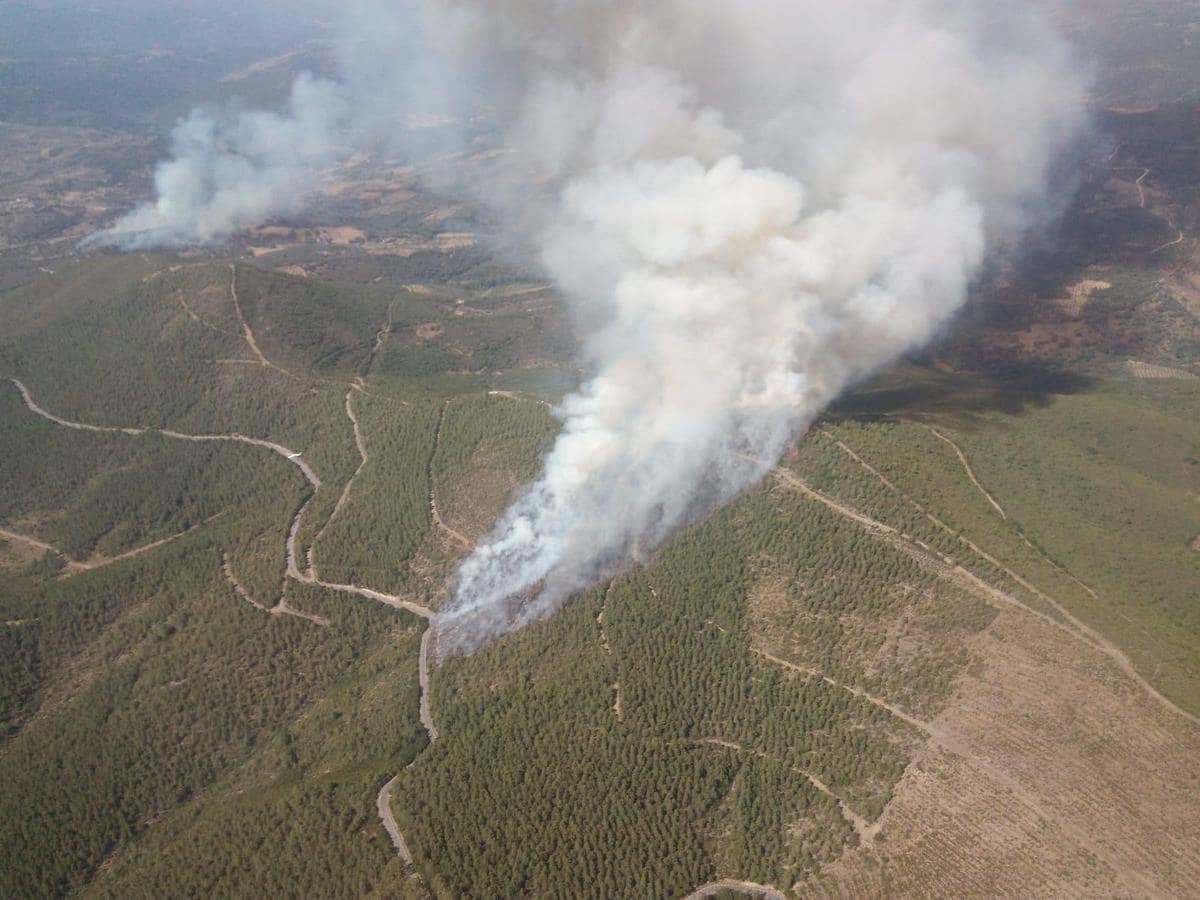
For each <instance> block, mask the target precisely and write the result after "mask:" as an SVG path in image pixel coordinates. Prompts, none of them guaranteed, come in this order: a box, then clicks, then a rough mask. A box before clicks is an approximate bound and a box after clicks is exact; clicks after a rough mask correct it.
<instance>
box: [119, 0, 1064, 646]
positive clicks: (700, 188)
mask: <svg viewBox="0 0 1200 900" xmlns="http://www.w3.org/2000/svg"><path fill="white" fill-rule="evenodd" d="M348 21H349V22H350V28H349V34H350V36H351V43H349V44H347V47H349V48H350V49H349V50H347V51H346V52H345V53H344V58H345V61H346V65H345V78H344V82H343V84H342V85H341V86H340V87H337V88H335V87H333V86H331V85H327V84H324V83H317V82H313V81H304V82H301V83H299V84H298V85H297V89H296V93H295V95H294V96H293V100H292V104H291V109H290V110H289V111H288V112H287V113H285V114H284V115H282V116H271V115H268V114H255V115H253V116H250V117H246V116H242V117H239V118H236V119H234V120H233V122H232V124H231V125H229V126H228V127H226V128H222V127H220V126H216V125H215V124H214V123H213V122H212V121H211V120H208V119H204V118H199V119H195V120H193V121H191V122H189V123H188V124H187V125H185V126H182V127H181V130H180V132H179V133H178V134H177V136H176V138H177V144H178V146H177V151H176V157H175V159H174V160H172V161H171V162H169V163H165V164H164V165H163V166H162V167H161V168H160V170H159V173H158V179H157V181H158V188H159V198H158V201H157V202H156V203H155V204H153V205H151V206H147V207H145V208H143V209H140V210H137V211H135V212H134V213H133V214H131V215H130V216H129V217H127V218H126V219H125V220H122V221H121V222H120V223H119V224H118V226H117V227H116V229H115V230H114V231H112V232H110V233H108V235H106V236H101V237H100V241H102V242H115V243H119V244H121V245H123V246H126V247H131V246H142V245H146V244H150V243H156V244H162V243H184V242H195V241H204V240H209V239H213V238H217V237H220V236H224V235H226V234H228V233H229V232H230V231H232V230H234V229H236V228H238V227H241V226H243V225H246V224H250V223H252V222H254V221H256V220H258V219H261V218H262V217H264V216H267V215H271V214H275V213H279V212H282V211H287V210H289V209H291V208H293V206H292V204H295V203H297V202H299V201H298V198H299V197H300V196H302V195H303V193H304V191H305V190H306V189H307V188H308V187H310V186H311V185H312V183H313V180H314V179H315V177H316V172H317V171H318V170H319V168H320V167H321V166H323V165H326V164H327V163H328V162H330V161H332V160H334V159H335V158H336V157H337V156H338V154H339V153H342V152H345V151H344V147H343V144H344V143H345V141H346V138H342V139H341V140H340V141H339V140H338V139H336V137H335V135H337V134H342V135H352V134H353V135H358V136H359V137H360V138H361V137H362V136H364V135H367V134H378V133H379V132H380V131H381V130H382V131H387V130H388V129H389V128H391V129H393V130H394V131H396V132H397V133H398V132H399V131H401V129H399V128H398V127H397V126H396V125H395V124H394V123H395V122H396V121H399V115H398V114H400V113H401V112H402V108H403V106H404V104H406V103H409V102H410V101H411V100H412V98H414V97H416V96H418V95H419V94H420V93H421V92H422V91H424V90H425V89H426V88H430V89H432V88H433V87H434V86H436V88H437V91H438V93H439V97H440V99H441V100H446V99H447V98H448V99H449V100H450V101H455V100H458V101H460V102H461V105H462V109H460V110H459V112H460V116H461V117H462V118H466V117H467V116H468V115H469V114H472V113H473V111H474V110H476V109H483V110H485V111H486V114H487V115H488V116H489V117H490V118H492V119H493V120H495V121H496V122H497V123H498V124H499V125H500V127H501V128H502V129H503V130H504V134H505V139H506V142H507V144H508V146H509V148H510V149H511V150H512V151H514V152H513V153H512V154H510V155H509V156H507V157H505V158H506V159H507V160H508V161H509V162H508V165H507V166H505V167H504V168H503V170H502V172H501V173H500V175H501V177H500V178H498V180H497V183H496V185H495V188H494V191H493V193H492V195H491V196H490V197H489V198H488V199H489V200H490V201H491V202H494V203H496V204H498V205H503V206H504V208H505V212H507V213H509V214H510V216H509V217H508V221H513V222H520V223H521V227H522V228H527V229H528V231H529V234H530V235H531V236H532V238H533V240H534V241H535V242H536V243H537V245H538V246H539V247H540V249H541V252H542V259H543V261H544V264H545V267H546V269H547V270H548V272H549V273H550V275H551V276H552V277H553V279H554V280H555V282H556V283H557V285H558V286H559V288H560V289H561V291H562V293H563V294H564V296H565V297H566V298H567V299H568V301H569V302H570V303H572V304H573V306H574V308H575V309H576V310H577V311H578V318H579V321H580V323H581V328H582V329H583V330H584V335H583V336H584V338H585V347H586V355H587V358H586V360H585V363H586V365H587V367H588V370H589V371H590V372H592V373H593V374H592V376H591V377H590V378H589V379H588V380H587V381H586V382H585V383H584V385H583V386H582V387H581V388H580V389H579V390H578V391H576V392H575V393H574V394H572V395H571V396H569V397H568V398H566V399H565V400H564V401H563V403H562V404H561V407H560V414H561V416H562V419H563V430H562V434H561V436H560V437H559V439H558V441H557V443H556V444H555V446H554V448H553V450H552V451H551V452H550V454H549V456H548V458H547V459H546V462H545V468H544V471H543V473H542V475H541V477H540V478H539V479H538V480H537V481H536V482H535V483H534V484H533V485H531V486H530V487H529V488H528V489H527V490H525V491H524V492H523V493H522V494H521V495H520V496H519V497H518V499H517V500H516V501H515V502H514V503H513V505H512V507H511V508H510V509H509V510H508V512H507V513H506V514H505V515H504V516H503V518H502V519H501V521H500V522H499V524H498V525H497V526H496V529H495V531H494V532H493V533H492V534H491V535H490V536H489V537H488V538H487V539H486V540H485V541H484V542H483V543H482V544H481V545H480V546H479V547H478V548H477V549H476V550H475V552H474V553H473V554H472V555H471V556H470V557H469V558H468V559H467V561H466V562H465V563H464V564H463V565H462V567H461V569H460V571H459V573H458V577H457V580H456V587H455V595H454V597H453V599H452V600H451V601H450V603H449V604H448V605H447V606H446V608H445V609H444V610H443V611H442V612H441V614H440V615H439V618H438V622H437V627H438V628H439V632H440V638H439V641H440V645H441V647H442V649H443V650H447V649H449V650H453V649H461V650H470V649H473V648H474V647H477V646H479V645H480V644H482V643H485V642H486V641H488V640H490V639H491V638H493V637H495V636H497V635H500V634H503V633H505V632H507V631H509V630H511V629H514V628H517V627H520V626H521V625H523V624H525V623H527V622H529V621H532V620H534V619H537V618H539V617H543V616H545V615H548V614H549V613H551V612H552V611H554V610H555V609H557V608H558V607H559V606H560V605H561V604H562V603H563V602H565V600H566V599H567V598H568V597H569V596H570V595H571V594H572V593H574V592H576V591H577V590H579V589H581V588H583V587H585V586H586V585H588V584H589V583H591V582H592V581H594V580H595V579H596V578H598V577H601V576H602V575H603V574H604V573H606V572H609V571H612V570H613V569H614V568H616V567H617V566H619V565H620V564H621V563H622V562H623V561H624V560H627V559H629V558H630V557H631V556H633V555H636V554H637V553H638V552H639V551H648V550H650V549H652V548H653V547H654V546H655V545H656V544H658V543H659V542H661V541H662V540H663V539H664V538H665V537H666V536H668V535H669V534H671V533H672V532H673V531H675V530H677V529H678V528H679V527H681V526H682V525H684V524H686V523H687V522H688V521H690V520H692V519H693V518H694V517H696V516H698V515H700V514H703V513H704V512H706V511H707V510H709V509H711V508H713V507H714V506H715V505H717V504H719V503H721V502H723V501H724V500H726V499H728V498H730V497H732V496H734V495H735V494H736V493H738V492H739V491H741V490H743V489H745V488H746V487H748V486H750V485H752V484H753V483H754V482H755V481H756V480H758V479H759V478H761V477H762V476H763V475H764V473H765V472H766V471H767V470H768V468H769V467H770V466H771V465H772V464H773V463H774V462H775V461H776V460H777V459H778V457H779V455H780V454H781V453H782V451H783V448H784V447H785V446H786V445H787V443H788V442H789V441H791V440H792V439H793V438H794V437H795V436H796V435H797V434H799V433H800V432H802V431H803V429H804V428H806V427H807V426H808V424H809V423H811V421H812V420H813V419H814V418H815V417H816V415H817V414H818V413H819V412H820V411H821V409H822V408H823V407H824V406H826V405H827V404H828V403H829V402H830V401H832V400H833V399H834V398H835V397H836V396H837V395H838V394H839V393H840V392H842V391H843V390H845V389H846V388H847V386H849V385H851V384H853V383H854V382H855V381H857V380H859V379H862V378H863V377H865V376H866V375H868V374H870V373H871V372H873V371H875V370H877V369H878V368H880V367H881V366H884V365H886V364H887V363H889V362H890V361H893V360H895V359H896V358H897V357H899V356H900V355H902V354H904V353H905V352H907V351H909V350H910V349H912V348H914V347H918V346H920V345H921V344H923V343H925V342H927V341H928V340H929V339H930V338H931V337H932V336H933V335H934V334H935V333H936V332H937V331H938V329H939V328H941V327H942V326H943V325H944V324H945V323H946V322H947V320H948V319H949V318H950V317H951V316H952V315H953V314H954V312H955V311H956V310H957V309H958V308H959V307H960V306H961V304H962V303H963V301H964V299H965V297H966V294H967V291H968V289H969V287H970V285H971V282H972V280H973V279H974V278H975V277H976V276H977V275H978V273H979V271H980V268H981V266H982V264H983V262H984V260H985V258H986V256H987V255H988V254H989V253H990V252H994V251H996V250H998V249H1003V247H1004V246H1005V245H1006V244H1008V243H1009V242H1011V241H1012V240H1013V239H1014V238H1015V237H1016V236H1018V235H1019V233H1020V232H1021V229H1022V227H1023V226H1024V225H1025V223H1027V222H1028V221H1029V220H1030V216H1031V215H1032V214H1033V213H1035V212H1037V211H1038V210H1039V209H1041V208H1042V206H1043V202H1044V200H1045V192H1046V191H1047V190H1048V188H1049V187H1050V186H1049V185H1048V183H1047V182H1048V178H1049V174H1050V170H1051V166H1052V165H1053V163H1054V162H1055V160H1056V159H1057V158H1058V157H1059V156H1060V155H1061V153H1062V152H1063V151H1064V150H1065V149H1066V148H1067V147H1068V146H1069V144H1070V143H1071V141H1072V139H1073V136H1074V135H1075V134H1076V133H1077V131H1078V129H1079V128H1080V126H1081V124H1082V118H1083V116H1082V112H1081V110H1082V106H1083V103H1082V98H1083V94H1084V87H1085V85H1084V84H1083V78H1082V77H1081V76H1080V75H1079V70H1078V67H1077V66H1076V64H1075V63H1074V61H1073V60H1072V58H1071V56H1070V54H1069V53H1068V52H1067V49H1066V48H1065V47H1064V46H1063V44H1062V43H1061V42H1060V41H1059V40H1058V39H1057V38H1056V37H1055V35H1054V33H1053V31H1052V29H1051V28H1049V27H1048V25H1047V23H1046V22H1045V21H1043V20H1042V18H1041V17H1039V16H1038V15H1036V14H1035V12H1034V11H1033V9H1032V7H1030V6H1027V5H1025V3H1023V2H1019V0H1014V2H1008V3H1004V4H1000V3H996V2H995V0H956V2H951V0H840V2H834V3H830V2H828V0H656V2H654V3H648V2H642V0H414V2H412V3H409V4H404V5H396V4H394V3H382V2H374V3H366V4H362V3H360V4H358V5H356V6H354V7H353V8H352V9H351V15H350V16H349V19H348ZM414 29H415V33H416V34H417V35H418V39H417V41H416V42H411V41H410V42H408V43H407V44H406V47H405V49H404V51H403V52H392V50H391V49H390V48H392V46H393V41H395V40H399V39H400V38H401V37H403V36H406V35H408V34H409V33H410V32H412V31H414ZM417 46H420V47H423V48H424V50H425V52H424V53H417V52H415V48H416V47H417ZM414 73H418V74H419V79H418V76H417V74H414ZM393 103H394V104H395V106H396V114H397V115H393V114H392V112H391V109H392V106H391V104H393ZM468 104H470V109H468ZM356 139H357V138H356Z"/></svg>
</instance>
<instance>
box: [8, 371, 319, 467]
mask: <svg viewBox="0 0 1200 900" xmlns="http://www.w3.org/2000/svg"><path fill="white" fill-rule="evenodd" d="M9 380H10V381H11V382H12V383H13V385H14V386H15V387H16V389H17V390H18V391H20V393H21V399H22V400H24V401H25V406H26V407H28V408H29V411H30V412H32V413H35V414H36V415H39V416H41V417H42V418H43V419H48V420H50V421H51V422H54V423H55V424H56V425H61V426H63V427H64V428H71V429H73V430H75V431H91V432H95V433H99V434H124V435H129V436H130V437H141V436H142V435H147V434H157V435H159V436H161V437H166V438H171V439H172V440H177V441H192V442H194V443H213V442H221V443H237V444H249V445H250V446H253V447H263V448H265V449H267V450H271V451H272V452H274V453H278V454H279V455H280V456H282V457H283V458H284V459H286V460H287V461H288V462H290V463H291V464H292V465H294V466H295V467H296V468H298V469H299V470H300V471H301V472H302V473H304V477H305V478H306V479H307V480H308V483H309V484H311V485H312V486H313V487H314V488H319V487H320V486H321V479H320V478H318V477H317V474H316V472H314V471H313V470H312V468H311V467H310V466H309V465H308V463H306V462H305V461H304V460H302V459H301V458H300V454H299V453H296V452H295V451H294V450H291V449H290V448H288V447H285V446H283V444H277V443H275V442H274V441H264V440H260V439H259V438H252V437H246V436H245V435H244V434H184V433H182V432H179V431H172V430H171V429H169V428H116V427H112V426H106V425H88V424H86V423H84V422H72V421H71V420H70V419H63V418H61V417H59V416H56V415H54V414H53V413H49V412H47V411H46V410H44V409H42V408H41V407H40V406H38V405H37V403H36V402H34V399H33V397H32V396H31V395H30V393H29V389H28V388H27V387H25V384H24V382H22V381H21V380H20V379H18V378H11V379H9Z"/></svg>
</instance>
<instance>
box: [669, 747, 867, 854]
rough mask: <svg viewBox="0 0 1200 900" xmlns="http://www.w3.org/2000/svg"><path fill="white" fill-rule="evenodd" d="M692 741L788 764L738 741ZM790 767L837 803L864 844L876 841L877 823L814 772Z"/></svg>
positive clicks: (847, 821)
mask: <svg viewBox="0 0 1200 900" xmlns="http://www.w3.org/2000/svg"><path fill="white" fill-rule="evenodd" d="M692 743H693V744H701V745H707V746H710V747H724V748H725V749H726V750H734V751H736V752H738V753H746V754H749V755H751V756H757V757H758V758H759V759H765V760H768V761H769V762H774V763H779V764H780V765H787V764H786V763H784V762H783V760H780V759H777V758H775V757H774V756H771V755H770V754H769V753H763V752H762V751H761V750H755V749H753V748H752V747H744V746H742V745H741V744H739V743H737V742H736V741H727V740H724V739H722V738H699V739H698V740H694V741H692ZM788 768H789V769H790V770H791V771H792V772H795V773H796V774H797V775H799V776H800V777H801V778H803V779H804V780H805V781H807V782H808V783H809V784H811V785H812V786H813V787H815V788H816V789H817V790H818V791H820V792H821V793H822V794H824V795H825V796H826V797H829V798H830V799H831V800H833V802H834V803H836V804H837V807H838V810H839V811H840V812H841V814H842V818H843V819H845V820H846V823H847V824H848V825H849V826H850V827H851V828H853V829H854V831H855V833H857V834H858V837H859V840H861V841H862V842H863V843H864V844H871V843H873V842H874V841H875V836H876V834H878V832H879V828H878V826H877V825H872V824H870V823H869V822H868V821H867V820H866V819H864V818H863V817H862V816H860V815H859V814H858V813H856V812H855V811H854V810H852V809H851V808H850V806H849V804H847V803H846V801H845V800H843V799H842V798H841V797H839V796H838V795H837V794H835V793H834V792H833V791H832V790H831V789H830V787H829V785H827V784H826V783H825V782H824V781H822V780H821V779H820V778H818V777H817V776H816V775H814V774H812V773H811V772H806V771H805V770H804V769H797V768H796V767H795V766H788Z"/></svg>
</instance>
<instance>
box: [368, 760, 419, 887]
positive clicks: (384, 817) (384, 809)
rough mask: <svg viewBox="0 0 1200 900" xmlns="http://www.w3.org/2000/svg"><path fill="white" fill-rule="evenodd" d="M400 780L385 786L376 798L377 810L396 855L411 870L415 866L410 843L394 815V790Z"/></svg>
mask: <svg viewBox="0 0 1200 900" xmlns="http://www.w3.org/2000/svg"><path fill="white" fill-rule="evenodd" d="M399 780H400V776H399V775H397V776H396V777H395V778H393V779H392V780H391V781H389V782H388V783H387V784H385V785H384V786H383V789H382V790H380V792H379V796H378V797H376V798H375V808H376V810H377V811H378V812H379V818H380V820H381V821H382V822H383V827H384V829H385V830H386V831H387V833H388V837H390V838H391V839H392V846H393V847H395V848H396V853H397V854H398V855H399V856H400V858H401V859H402V860H404V865H405V866H406V867H409V868H411V867H412V864H413V858H412V853H410V852H409V850H408V842H407V841H406V840H404V835H403V834H401V833H400V826H399V825H397V824H396V816H395V815H394V814H393V813H392V789H393V788H395V787H396V782H397V781H399Z"/></svg>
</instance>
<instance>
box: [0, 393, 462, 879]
mask: <svg viewBox="0 0 1200 900" xmlns="http://www.w3.org/2000/svg"><path fill="white" fill-rule="evenodd" d="M10 380H11V381H12V383H13V385H14V386H15V387H16V388H17V390H18V391H19V392H20V394H21V398H22V400H23V401H24V403H25V406H26V407H27V408H28V409H29V411H30V412H32V413H34V414H35V415H38V416H41V417H42V418H44V419H47V420H49V421H51V422H54V423H55V424H57V425H61V426H63V427H64V428H71V429H74V430H78V431H90V432H96V433H112V434H125V435H128V436H131V437H140V436H144V435H149V434H157V435H160V436H162V437H167V438H172V439H175V440H182V441H192V442H206V441H224V442H236V443H242V444H249V445H251V446H254V447H261V448H264V449H267V450H270V451H272V452H273V453H277V454H279V455H280V456H282V457H283V458H284V459H286V460H287V461H288V462H289V463H291V464H292V465H294V466H296V467H297V468H298V469H299V470H300V471H301V472H302V473H303V474H304V477H305V479H307V481H308V483H309V484H310V485H311V486H312V488H313V490H314V493H315V491H316V490H317V489H319V488H320V487H321V479H320V478H319V477H318V476H317V474H316V472H314V471H313V469H312V467H311V466H309V465H308V463H306V462H305V461H304V460H302V459H301V458H300V455H299V454H298V453H296V452H295V451H293V450H291V449H290V448H288V447H285V446H284V445H282V444H278V443H275V442H273V441H265V440H260V439H258V438H250V437H246V436H245V435H241V434H213V435H195V434H183V433H181V432H178V431H172V430H170V429H159V428H115V427H108V426H100V425H88V424H86V423H83V422H73V421H71V420H69V419H63V418H61V417H59V416H56V415H54V414H52V413H50V412H48V411H46V410H45V409H43V408H42V407H40V406H38V405H37V403H36V402H35V401H34V399H33V397H32V395H31V394H30V393H29V389H28V388H27V387H26V386H25V384H24V383H23V382H21V381H20V380H19V379H16V378H13V379H10ZM311 503H312V497H311V496H310V497H309V499H308V500H307V501H306V502H305V503H304V505H303V506H301V507H300V509H299V511H298V512H297V513H296V515H295V516H294V517H293V519H292V523H291V527H290V528H289V530H288V537H287V576H288V577H289V578H291V579H292V580H294V581H297V582H300V583H301V584H309V585H317V586H320V587H323V588H325V589H327V590H331V591H336V592H339V593H345V594H353V595H355V596H359V597H364V598H366V599H368V600H375V601H377V602H380V603H384V604H386V605H388V606H391V607H393V608H395V609H402V610H405V611H407V612H409V613H412V614H413V615H415V616H418V617H419V618H422V619H425V621H426V622H428V623H430V624H429V626H428V627H426V629H425V634H424V636H423V637H422V638H421V652H420V657H419V661H418V682H419V684H420V692H421V699H420V717H421V724H422V725H423V726H424V727H425V730H426V731H427V732H428V734H429V740H430V742H431V743H432V742H433V741H436V740H437V739H438V737H439V734H438V730H437V726H436V725H435V723H434V720H433V711H432V704H431V700H430V691H429V682H430V666H429V656H430V643H431V641H432V640H433V636H434V632H433V627H432V622H433V610H431V609H429V608H428V607H425V606H422V605H420V604H418V603H414V602H413V601H411V600H408V599H406V598H404V597H399V596H395V595H393V594H385V593H383V592H382V591H376V590H372V589H371V588H365V587H360V586H358V585H350V584H331V583H329V582H324V581H320V580H318V579H317V578H316V577H315V575H314V576H309V575H306V574H305V573H304V572H301V571H300V567H299V565H298V562H297V560H298V553H297V549H296V542H297V535H298V533H299V531H300V525H301V523H302V521H303V517H304V513H305V512H306V511H307V509H308V507H309V505H310V504H311ZM48 549H53V548H48ZM224 574H225V576H226V578H228V579H229V581H230V583H231V584H232V585H233V586H234V588H235V590H236V591H237V592H238V594H239V596H241V597H242V598H243V599H245V600H246V601H247V602H249V603H250V604H251V605H253V606H255V607H257V608H258V609H261V610H263V611H265V612H268V613H273V614H276V615H291V616H298V617H301V618H305V619H308V620H309V621H312V622H315V623H316V624H318V625H322V624H323V625H328V624H329V622H328V620H324V619H322V618H321V617H319V616H313V615H312V614H309V613H304V612H301V611H299V610H295V609H292V608H291V607H289V606H287V604H286V601H282V600H281V601H280V603H279V604H277V605H276V606H275V607H274V608H268V607H266V606H265V605H264V604H262V603H259V602H258V601H256V600H254V599H253V597H252V596H251V595H250V593H249V592H248V591H246V590H245V588H244V587H243V586H241V584H240V582H238V580H237V578H236V577H235V576H234V574H233V571H232V569H231V568H230V567H229V564H228V560H226V563H225V567H224ZM397 777H399V776H397ZM394 784H395V779H392V781H390V782H388V784H387V785H385V786H384V789H383V790H382V791H381V792H380V794H379V797H378V798H377V803H378V805H379V810H380V815H381V817H382V818H383V819H384V827H385V828H387V830H388V833H389V834H390V835H392V841H393V843H394V844H395V845H396V848H397V852H399V853H400V854H401V856H402V857H404V859H405V863H406V864H408V865H411V857H410V856H409V855H408V848H407V845H406V844H405V842H404V838H403V836H401V835H400V832H399V829H397V828H396V822H395V819H394V817H392V816H391V807H390V798H391V788H392V786H393V785H394ZM385 795H386V796H385ZM385 810H386V811H387V815H386V816H384V815H383V813H384V811H385Z"/></svg>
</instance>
